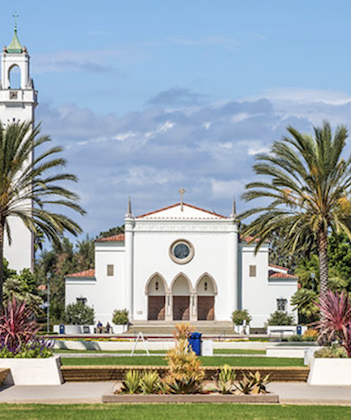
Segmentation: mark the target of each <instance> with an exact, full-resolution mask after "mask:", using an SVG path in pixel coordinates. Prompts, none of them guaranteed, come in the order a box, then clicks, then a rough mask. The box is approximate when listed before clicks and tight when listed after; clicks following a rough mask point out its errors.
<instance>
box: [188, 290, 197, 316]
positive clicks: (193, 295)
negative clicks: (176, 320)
mask: <svg viewBox="0 0 351 420" xmlns="http://www.w3.org/2000/svg"><path fill="white" fill-rule="evenodd" d="M190 321H197V295H196V293H191V294H190Z"/></svg>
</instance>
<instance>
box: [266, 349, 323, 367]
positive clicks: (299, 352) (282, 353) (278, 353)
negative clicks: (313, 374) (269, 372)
mask: <svg viewBox="0 0 351 420" xmlns="http://www.w3.org/2000/svg"><path fill="white" fill-rule="evenodd" d="M320 348H321V347H318V346H309V345H302V346H301V345H299V344H298V345H296V346H294V345H290V346H280V345H279V344H278V345H276V346H268V347H267V353H266V356H267V357H287V358H304V359H305V357H306V352H308V353H309V354H310V352H311V354H313V353H314V352H315V351H316V350H319V349H320ZM306 364H307V362H306Z"/></svg>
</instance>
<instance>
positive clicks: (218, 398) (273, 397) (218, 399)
mask: <svg viewBox="0 0 351 420" xmlns="http://www.w3.org/2000/svg"><path fill="white" fill-rule="evenodd" d="M102 402H103V403H117V404H118V403H119V404H178V403H180V404H184V403H206V404H208V403H215V404H218V403H232V404H233V403H236V404H255V403H256V404H279V396H278V395H277V394H262V395H223V394H189V395H186V394H178V395H141V394H134V395H128V394H110V395H103V396H102Z"/></svg>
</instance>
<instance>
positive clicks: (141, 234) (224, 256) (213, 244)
mask: <svg viewBox="0 0 351 420" xmlns="http://www.w3.org/2000/svg"><path fill="white" fill-rule="evenodd" d="M234 213H235V206H233V211H232V214H231V215H230V216H229V217H225V216H221V215H219V214H216V213H213V212H211V211H207V210H204V209H201V208H198V207H195V206H193V205H190V204H186V203H183V202H182V201H181V202H180V203H178V204H175V205H171V206H169V207H166V208H163V209H160V210H156V211H152V212H150V213H147V214H144V215H141V216H137V217H134V216H133V214H132V211H131V205H130V203H129V208H128V213H127V214H126V217H125V234H120V235H116V236H111V237H108V238H102V239H97V240H96V241H95V270H87V271H83V272H79V273H74V274H71V275H69V276H67V277H66V305H67V304H69V303H74V302H77V301H79V300H81V301H83V302H85V303H86V304H87V305H89V306H92V307H94V310H95V320H96V321H98V320H100V321H101V322H102V323H104V324H105V323H107V322H109V323H111V320H112V314H113V312H114V310H116V309H124V308H126V309H128V311H129V314H130V319H131V321H132V322H133V323H138V322H141V323H142V322H145V321H148V322H149V323H152V322H153V321H157V323H158V324H159V323H160V321H164V322H165V323H169V322H170V321H190V322H194V321H209V322H211V321H212V322H213V321H230V319H231V314H232V312H233V311H234V310H235V309H247V310H248V311H249V313H250V315H251V316H252V322H251V326H252V327H257V328H260V327H263V326H264V323H265V322H266V321H267V319H268V317H269V315H270V314H271V313H273V312H274V311H276V310H277V309H279V310H286V311H287V312H289V313H293V314H294V313H295V312H292V307H291V297H292V295H293V294H294V293H295V292H296V290H297V278H296V277H295V276H292V275H290V274H288V269H286V268H283V267H278V266H272V265H270V264H269V259H268V258H269V244H268V243H267V244H264V245H263V246H262V247H261V249H260V250H259V251H258V253H257V254H255V244H254V243H253V244H249V243H248V241H249V238H246V239H240V238H239V234H238V223H237V221H236V215H235V214H234Z"/></svg>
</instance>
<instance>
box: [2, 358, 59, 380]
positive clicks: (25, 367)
mask: <svg viewBox="0 0 351 420" xmlns="http://www.w3.org/2000/svg"><path fill="white" fill-rule="evenodd" d="M0 368H7V369H10V373H9V374H8V375H7V376H6V378H5V380H4V384H5V385H61V384H62V383H63V378H62V374H61V359H60V357H59V356H53V357H48V358H46V359H39V358H36V359H0Z"/></svg>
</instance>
